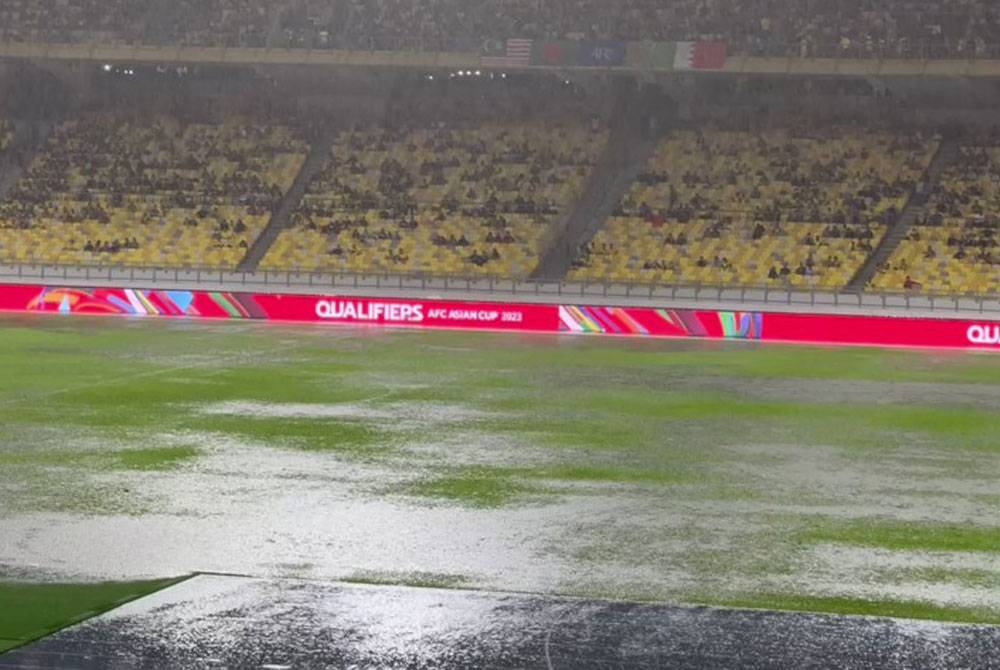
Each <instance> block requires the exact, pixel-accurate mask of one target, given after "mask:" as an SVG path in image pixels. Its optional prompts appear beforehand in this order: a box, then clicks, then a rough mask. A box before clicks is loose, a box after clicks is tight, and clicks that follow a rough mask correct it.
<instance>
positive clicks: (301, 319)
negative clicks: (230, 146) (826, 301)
mask: <svg viewBox="0 0 1000 670" xmlns="http://www.w3.org/2000/svg"><path fill="white" fill-rule="evenodd" d="M0 312H8V313H43V314H44V313H47V314H56V315H59V314H62V315H74V314H77V315H106V316H120V317H130V318H142V317H160V318H170V319H223V320H242V319H255V320H260V321H268V322H274V323H310V324H327V325H335V326H336V325H339V326H370V327H383V328H413V329H435V330H466V331H500V332H511V333H539V334H564V335H577V334H579V335H584V334H590V335H607V336H621V337H637V338H641V337H661V338H692V339H709V340H747V341H759V342H775V343H778V342H780V343H795V344H819V345H834V346H875V347H914V348H928V349H952V350H962V349H964V350H985V351H998V352H1000V324H998V323H996V322H993V321H990V320H989V319H985V318H984V319H982V320H971V319H969V318H927V317H898V316H867V315H844V314H817V313H797V312H788V311H786V312H776V311H721V310H714V309H677V308H668V307H664V308H655V307H634V306H633V307H620V306H614V305H600V304H588V305H581V304H537V303H535V304H533V303H525V302H473V301H467V300H455V299H452V300H438V299H433V300H432V299H412V298H369V297H357V296H343V295H340V296H325V295H301V294H299V295H296V294H280V293H251V292H230V291H200V290H196V291H189V290H143V289H132V288H70V287H59V286H42V285H37V284H34V285H8V286H4V287H3V288H0Z"/></svg>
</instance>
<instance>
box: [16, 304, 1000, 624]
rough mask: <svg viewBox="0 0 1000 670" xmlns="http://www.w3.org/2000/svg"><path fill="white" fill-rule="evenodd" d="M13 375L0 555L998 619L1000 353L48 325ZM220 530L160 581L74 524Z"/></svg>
mask: <svg viewBox="0 0 1000 670" xmlns="http://www.w3.org/2000/svg"><path fill="white" fill-rule="evenodd" d="M0 370H2V378H0V425H3V426H4V429H3V431H2V432H0V469H2V472H3V476H2V477H0V530H5V531H6V526H5V525H8V524H12V525H11V533H12V534H11V535H10V537H14V538H16V539H17V540H18V542H17V543H14V542H12V543H11V544H10V545H9V546H8V547H0V566H3V565H15V566H24V565H28V564H33V565H39V566H40V567H41V569H42V570H45V571H56V572H58V571H65V572H67V573H71V574H83V575H92V578H94V579H99V578H105V577H115V578H123V579H124V578H135V577H139V576H149V575H150V574H179V573H187V572H194V571H197V570H202V569H212V570H220V571H224V570H227V569H229V566H228V565H226V564H224V563H223V562H222V561H223V559H219V560H218V562H215V563H212V564H211V565H207V566H206V565H204V564H202V563H201V562H199V561H200V560H201V559H199V558H198V554H197V553H196V552H195V551H194V549H190V551H188V549H187V547H198V546H200V545H201V546H219V547H227V546H228V545H227V543H230V542H232V543H233V546H232V547H231V548H230V549H229V551H228V553H229V554H230V555H232V556H233V559H232V560H233V561H234V567H233V570H237V571H240V572H245V573H248V574H256V573H258V572H267V573H268V574H277V575H278V576H282V575H283V573H282V572H281V570H282V568H281V567H280V566H281V565H285V564H288V565H292V564H294V565H296V566H300V567H297V568H296V569H295V570H294V571H292V570H289V576H298V575H299V574H300V573H303V574H308V575H311V576H316V577H319V578H335V579H348V578H352V577H358V578H359V579H362V580H364V579H366V578H371V579H373V580H375V581H377V582H378V583H383V582H393V583H410V582H408V581H407V580H408V579H410V577H407V575H410V576H412V575H425V576H427V575H430V576H432V577H430V578H428V580H429V581H428V584H430V585H447V584H445V583H443V582H437V581H435V579H436V578H435V577H433V576H435V575H438V576H440V575H444V576H447V581H448V582H449V583H455V584H461V585H463V586H469V587H477V586H487V587H490V588H499V589H511V590H537V591H548V592H558V593H565V594H569V595H579V596H584V597H586V596H600V597H613V598H621V599H643V600H660V601H669V602H703V601H705V599H706V597H707V598H709V599H714V600H712V601H713V602H718V603H722V604H726V603H731V604H738V605H740V606H751V607H778V608H781V609H796V610H798V609H803V610H807V611H822V612H837V613H864V614H867V613H874V614H878V613H882V614H890V615H895V613H897V612H905V611H907V608H910V609H911V610H912V611H914V612H918V613H919V612H924V613H925V614H926V615H927V616H926V617H919V618H938V619H945V620H948V619H951V620H956V621H971V620H980V621H995V618H996V617H998V616H1000V605H997V604H996V603H1000V572H998V566H1000V553H998V547H1000V496H998V495H997V494H996V482H997V481H1000V439H997V434H998V433H997V426H998V425H1000V357H998V356H986V355H968V356H959V355H951V354H949V355H943V356H942V355H933V354H926V353H919V352H899V351H892V352H886V351H871V350H839V351H833V350H824V349H816V348H804V349H800V348H778V347H760V346H756V345H752V344H740V345H718V344H711V345H705V344H695V343H686V342H625V341H613V342H608V341H600V340H596V339H588V338H573V339H560V338H529V337H524V338H518V337H510V336H493V335H471V334H460V333H438V334H431V333H377V332H373V331H364V332H359V331H345V330H333V329H328V330H316V329H302V330H291V329H281V328H268V327H257V326H248V325H246V324H239V325H237V324H224V325H213V326H199V325H191V324H165V323H163V322H159V323H152V322H115V321H107V320H100V321H88V320H86V319H71V320H68V319H58V318H47V319H37V320H25V319H3V320H0ZM290 482H298V483H297V484H292V483H290ZM348 508H349V509H351V510H354V509H357V514H359V515H365V514H370V515H377V514H383V515H387V516H386V519H388V520H387V521H385V522H384V523H382V519H380V518H376V517H375V516H372V517H371V522H372V523H367V522H366V519H365V518H364V517H363V516H362V517H361V518H360V519H358V518H357V517H350V516H348V517H345V518H343V519H341V518H340V517H337V520H336V521H331V520H330V519H331V515H333V514H335V513H337V512H338V511H339V510H341V509H348ZM352 513H353V512H352ZM209 514H211V515H218V516H219V521H218V524H219V526H220V527H224V529H225V530H223V531H219V530H215V531H211V530H209V529H208V528H207V527H206V528H205V529H198V530H192V531H191V532H192V536H191V537H187V538H181V539H178V540H177V543H178V547H173V546H165V547H163V551H162V552H161V553H162V554H163V555H165V556H166V558H164V559H163V562H161V563H157V565H158V566H160V570H161V571H160V572H153V573H150V572H149V571H148V569H147V568H145V566H144V565H141V564H140V563H139V561H138V560H137V561H136V562H135V563H130V562H129V560H128V557H123V558H120V559H119V560H121V566H120V570H121V574H112V575H108V574H107V570H108V565H107V564H106V561H107V560H108V559H107V557H104V556H102V557H101V558H95V557H94V556H93V555H92V552H91V550H90V549H88V550H87V551H85V552H83V554H84V555H83V556H82V557H81V556H80V554H81V552H80V551H79V548H78V547H77V548H75V549H74V548H72V547H69V546H67V548H65V549H63V547H62V545H61V544H60V535H59V532H60V531H58V530H56V528H57V527H59V524H60V523H65V524H69V525H73V524H80V523H86V524H92V525H93V527H94V528H97V529H99V530H95V531H94V532H97V533H102V534H103V535H99V536H97V537H95V538H94V539H93V541H94V542H97V543H111V544H113V543H115V542H118V541H121V538H119V537H118V535H117V533H119V530H118V528H117V527H116V523H117V522H118V521H119V520H120V519H129V520H130V521H134V522H136V523H138V524H139V525H140V526H141V525H142V524H143V523H148V524H149V529H150V530H149V533H150V535H152V536H156V537H162V536H173V535H176V534H177V533H180V532H183V531H184V529H185V528H186V527H187V526H188V524H185V522H184V519H186V518H187V517H193V518H197V517H198V516H199V515H209ZM345 514H346V513H345ZM37 515H50V516H45V517H44V518H37ZM154 517H155V519H154ZM146 519H148V522H147V521H144V520H146ZM163 519H174V520H177V521H176V522H174V521H172V522H171V524H172V525H171V526H170V530H169V532H168V531H166V530H164V531H158V530H156V529H158V528H159V526H158V524H161V523H164V521H163ZM335 524H339V525H335ZM15 526H16V528H15ZM190 526H192V527H195V526H196V524H195V523H194V522H192V523H191V524H190ZM89 527H90V526H88V528H89ZM129 527H130V528H132V527H131V526H129ZM247 528H261V529H263V530H262V533H263V535H262V536H261V537H255V538H254V539H252V540H248V539H246V537H245V536H246V535H248V532H247V531H246V530H245V529H247ZM373 528H374V529H373ZM442 528H444V529H445V530H444V531H442V530H441V529H442ZM451 531H453V532H451ZM130 532H132V533H136V534H138V535H141V534H142V532H143V529H142V528H141V527H140V528H139V529H138V530H135V529H133V530H130ZM4 534H5V535H7V533H6V532H5V533H4ZM373 535H374V536H375V537H374V539H373ZM427 537H433V538H435V539H434V540H433V543H432V544H428V543H430V542H431V541H430V540H427V541H426V542H427V543H425V540H424V539H422V538H427ZM39 538H41V539H39ZM128 541H133V536H130V539H129V540H128ZM254 542H256V543H258V544H253V543H254ZM247 543H250V544H247ZM271 546H273V547H274V548H275V549H274V555H270V554H269V556H268V557H266V558H256V556H257V554H258V553H260V552H262V551H263V549H262V547H265V548H266V547H271ZM286 546H287V548H288V549H287V553H289V554H291V556H290V557H288V556H283V555H280V552H279V549H281V548H282V547H286ZM871 550H879V551H884V552H888V555H889V556H890V558H891V559H892V561H891V562H890V563H889V564H887V565H880V564H877V563H872V561H873V560H875V559H871V557H870V554H871ZM185 552H187V553H185ZM837 552H841V553H839V554H838V553H837ZM843 552H848V553H847V557H848V558H850V559H851V560H847V561H845V560H842V559H843ZM866 552H868V553H866ZM220 553H222V554H224V555H225V554H226V553H227V552H225V551H221V552H220ZM175 554H176V557H174V556H175ZM172 557H174V558H172ZM157 558H158V557H157ZM879 560H881V559H879ZM502 561H507V563H504V564H502V565H501V564H500V563H501V562H502ZM522 564H523V565H524V566H525V567H524V569H523V570H518V569H517V568H516V567H515V566H519V565H522ZM112 565H116V564H112ZM275 566H278V567H275ZM366 576H368V577H366ZM3 577H4V570H3V568H2V567H0V579H2V578H3ZM973 577H974V578H973ZM418 582H419V580H418ZM706 594H708V595H707V596H706ZM817 594H819V595H817ZM782 603H785V604H782ZM989 603H993V605H990V604H989ZM921 607H923V608H925V609H923V610H921V609H920V608H921ZM914 616H917V615H916V614H914ZM6 637H8V636H6V635H4V634H2V631H0V638H6Z"/></svg>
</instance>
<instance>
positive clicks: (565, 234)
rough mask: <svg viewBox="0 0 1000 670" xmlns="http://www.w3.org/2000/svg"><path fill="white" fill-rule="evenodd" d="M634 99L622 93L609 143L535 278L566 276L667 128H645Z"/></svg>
mask: <svg viewBox="0 0 1000 670" xmlns="http://www.w3.org/2000/svg"><path fill="white" fill-rule="evenodd" d="M632 102H633V100H632V99H631V98H630V97H629V95H628V94H627V93H624V92H623V93H622V94H621V96H620V98H619V104H618V108H619V109H618V111H616V114H615V118H616V122H615V123H614V124H613V125H612V128H611V134H610V136H609V138H608V143H607V145H606V146H605V148H604V151H603V152H602V154H601V156H600V158H598V161H597V165H595V167H594V169H593V171H592V172H591V174H590V177H589V178H588V179H587V181H586V183H585V184H584V187H583V192H582V195H581V196H580V198H579V199H578V200H577V201H576V202H575V203H574V204H573V207H572V208H571V209H570V210H569V212H568V213H567V215H566V216H565V217H562V218H560V219H557V220H556V222H555V223H554V224H553V228H552V231H551V233H550V235H549V237H548V242H547V245H546V248H545V249H544V250H543V251H542V259H541V261H540V262H539V263H538V267H537V268H536V269H535V271H534V272H533V273H532V274H531V278H532V279H535V280H539V281H543V280H550V281H558V280H561V279H564V278H565V277H566V273H567V272H569V269H570V265H571V264H572V262H573V259H574V258H575V257H576V254H577V252H578V251H579V249H580V247H581V246H582V245H584V244H587V243H588V242H590V240H591V239H593V237H594V235H596V234H597V231H598V230H600V229H601V226H603V225H604V222H605V221H607V220H608V218H609V217H610V216H611V215H612V214H613V213H614V209H615V206H616V205H617V204H618V202H619V201H620V200H621V198H622V196H624V195H625V193H626V192H627V191H628V189H629V187H631V186H632V183H633V182H634V181H635V180H636V178H637V177H638V176H639V173H641V172H642V170H643V168H645V166H646V163H647V162H648V161H649V159H650V158H651V157H652V156H653V154H654V153H655V152H656V148H657V146H659V143H660V139H661V138H662V131H661V130H657V131H652V132H650V131H648V130H644V128H643V119H642V116H641V114H638V113H636V112H635V111H633V110H635V109H638V108H639V106H638V105H631V104H630V103H632ZM630 107H631V108H632V109H630Z"/></svg>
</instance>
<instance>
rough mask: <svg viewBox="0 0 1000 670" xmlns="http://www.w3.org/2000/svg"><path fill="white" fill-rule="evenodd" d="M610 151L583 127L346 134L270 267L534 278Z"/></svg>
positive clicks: (601, 137)
mask: <svg viewBox="0 0 1000 670" xmlns="http://www.w3.org/2000/svg"><path fill="white" fill-rule="evenodd" d="M606 142H607V131H606V130H604V129H602V128H601V127H595V126H586V125H583V124H575V123H566V124H563V125H552V124H548V123H543V122H535V123H527V122H526V123H514V122H512V123H493V124H481V125H473V126H470V127H465V128H450V127H449V128H440V127H438V128H410V129H407V130H400V131H389V130H386V129H384V128H381V129H374V130H355V131H352V132H346V133H343V134H342V135H340V137H338V139H337V141H336V142H335V143H334V146H333V149H332V155H331V157H330V159H329V162H328V164H327V165H326V167H325V168H324V169H323V171H322V172H321V173H320V174H319V175H318V176H317V177H316V178H315V179H314V180H313V182H312V183H311V184H310V186H309V190H308V193H307V195H306V197H305V199H304V201H303V202H302V204H301V205H300V207H299V209H298V211H297V212H296V214H295V215H294V216H293V220H292V227H291V228H290V229H288V230H285V231H283V232H282V233H281V235H280V236H279V238H278V239H277V241H276V242H275V244H274V245H273V247H272V248H271V250H270V252H269V253H268V255H267V256H266V258H265V259H264V262H263V264H262V266H261V267H262V268H264V269H288V268H295V269H300V270H327V271H352V272H362V273H363V272H371V271H388V272H395V273H401V272H406V273H428V274H436V275H443V274H464V275H494V276H513V277H525V276H527V275H528V274H529V273H530V272H531V271H532V270H533V269H534V267H535V266H536V265H537V263H538V259H539V254H540V251H541V249H540V244H541V242H542V240H543V237H544V236H545V234H546V232H547V231H548V229H549V227H550V226H551V224H552V223H553V221H554V220H555V218H556V217H557V216H558V215H559V214H560V213H562V212H563V211H565V209H566V208H567V207H568V206H569V205H570V203H572V201H573V200H574V199H575V198H576V197H577V196H578V195H579V192H580V188H581V186H582V184H583V182H584V180H585V179H586V177H587V175H588V173H589V171H590V169H591V167H592V166H593V164H594V163H595V162H596V160H597V156H598V154H599V152H600V151H601V149H602V148H603V147H604V145H605V144H606Z"/></svg>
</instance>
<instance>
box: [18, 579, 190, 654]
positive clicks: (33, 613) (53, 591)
mask: <svg viewBox="0 0 1000 670" xmlns="http://www.w3.org/2000/svg"><path fill="white" fill-rule="evenodd" d="M179 581H180V580H179V579H161V580H154V581H143V582H108V583H100V584H26V583H18V582H0V652H2V651H6V650H9V649H13V648H16V647H19V646H22V645H25V644H27V643H29V642H32V641H34V640H37V639H40V638H43V637H46V636H48V635H51V634H52V633H55V632H56V631H59V630H61V629H63V628H66V627H67V626H71V625H73V624H76V623H80V622H81V621H85V620H87V619H90V618H92V617H95V616H97V615H99V614H103V613H104V612H107V611H109V610H112V609H114V608H116V607H119V606H121V605H123V604H125V603H127V602H130V601H132V600H135V599H137V598H142V597H143V596H147V595H149V594H151V593H155V592H156V591H159V590H161V589H165V588H167V587H168V586H172V585H174V584H176V583H178V582H179Z"/></svg>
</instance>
